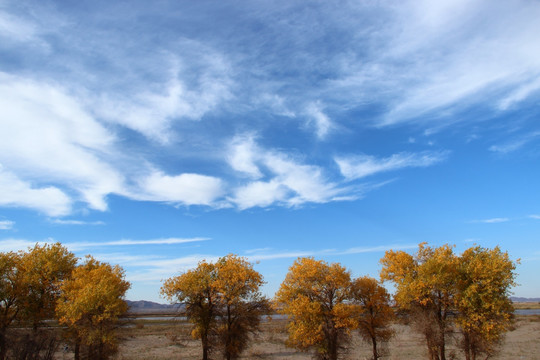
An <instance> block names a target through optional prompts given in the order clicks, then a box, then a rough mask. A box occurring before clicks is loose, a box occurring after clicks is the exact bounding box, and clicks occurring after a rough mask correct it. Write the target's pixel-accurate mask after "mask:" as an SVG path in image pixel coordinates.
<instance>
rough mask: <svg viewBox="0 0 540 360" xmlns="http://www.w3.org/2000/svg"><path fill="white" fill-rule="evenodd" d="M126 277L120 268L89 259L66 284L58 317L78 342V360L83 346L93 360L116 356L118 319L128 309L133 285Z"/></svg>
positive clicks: (76, 355) (61, 288)
mask: <svg viewBox="0 0 540 360" xmlns="http://www.w3.org/2000/svg"><path fill="white" fill-rule="evenodd" d="M124 276H125V275H124V270H123V269H122V268H121V267H119V266H118V265H116V266H111V265H109V264H107V263H101V262H99V261H97V260H95V259H93V258H92V257H90V256H88V257H87V258H86V262H85V263H84V264H83V265H80V266H78V267H77V268H75V270H73V275H72V277H71V278H70V279H68V280H66V281H64V282H63V283H62V285H61V287H60V290H61V294H60V297H59V299H58V305H57V308H56V315H57V317H58V321H59V323H60V324H62V325H65V326H67V327H68V329H69V331H68V334H69V336H71V337H72V338H73V339H74V341H75V360H78V359H79V358H80V352H79V349H80V345H83V346H85V348H86V349H87V356H88V358H89V359H96V360H103V359H107V358H108V357H109V356H110V355H111V354H112V353H114V352H115V350H116V347H117V338H116V333H115V329H116V327H117V322H118V318H119V317H120V316H121V315H122V314H124V313H125V312H126V311H127V308H128V307H127V304H126V302H125V301H124V296H125V293H126V291H127V290H128V289H129V288H130V283H129V282H127V281H126V280H124Z"/></svg>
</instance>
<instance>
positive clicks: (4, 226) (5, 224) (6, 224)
mask: <svg viewBox="0 0 540 360" xmlns="http://www.w3.org/2000/svg"><path fill="white" fill-rule="evenodd" d="M13 225H15V222H14V221H11V220H0V230H11V229H13Z"/></svg>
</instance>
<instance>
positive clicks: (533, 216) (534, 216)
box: [529, 215, 540, 220]
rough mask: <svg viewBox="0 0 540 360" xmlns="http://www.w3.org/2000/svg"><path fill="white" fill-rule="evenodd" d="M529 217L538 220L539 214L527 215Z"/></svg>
mask: <svg viewBox="0 0 540 360" xmlns="http://www.w3.org/2000/svg"><path fill="white" fill-rule="evenodd" d="M529 217H530V218H531V219H536V220H540V215H529Z"/></svg>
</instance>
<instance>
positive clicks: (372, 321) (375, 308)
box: [350, 276, 395, 360]
mask: <svg viewBox="0 0 540 360" xmlns="http://www.w3.org/2000/svg"><path fill="white" fill-rule="evenodd" d="M350 298H351V302H352V303H353V304H354V305H355V307H354V319H355V320H356V321H357V325H356V327H357V329H358V331H359V332H360V335H361V336H362V338H364V340H366V341H371V345H372V350H373V360H377V359H378V358H380V357H381V356H382V355H381V351H380V348H378V347H377V344H378V343H379V344H380V343H381V342H386V341H388V340H389V339H390V338H391V337H392V336H393V335H394V331H393V330H392V329H391V327H390V325H391V324H392V323H393V321H394V320H395V315H394V310H393V309H392V307H391V306H390V294H389V293H388V291H387V290H386V289H385V288H384V287H383V286H381V284H380V283H379V282H378V281H377V280H375V279H373V278H370V277H368V276H365V277H360V278H357V279H354V280H353V282H352V284H351V288H350Z"/></svg>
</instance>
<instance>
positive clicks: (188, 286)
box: [161, 261, 219, 360]
mask: <svg viewBox="0 0 540 360" xmlns="http://www.w3.org/2000/svg"><path fill="white" fill-rule="evenodd" d="M216 278H217V274H216V267H215V265H214V264H211V263H207V262H206V261H201V262H199V264H198V266H197V267H196V268H195V269H192V270H189V271H187V272H185V273H184V274H182V275H179V276H176V277H173V278H170V279H167V280H166V281H165V283H164V284H163V286H162V287H161V294H162V295H164V296H165V297H166V298H168V299H169V301H177V302H179V303H182V304H184V306H185V311H186V316H187V318H188V319H189V321H190V322H191V323H193V325H194V326H193V331H192V333H191V334H192V336H193V338H195V339H200V340H201V345H202V351H203V360H208V356H209V353H210V351H211V350H212V344H213V341H212V339H213V338H214V337H215V335H216V316H217V312H218V311H219V304H218V301H219V299H218V293H217V289H216V287H215V281H216Z"/></svg>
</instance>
